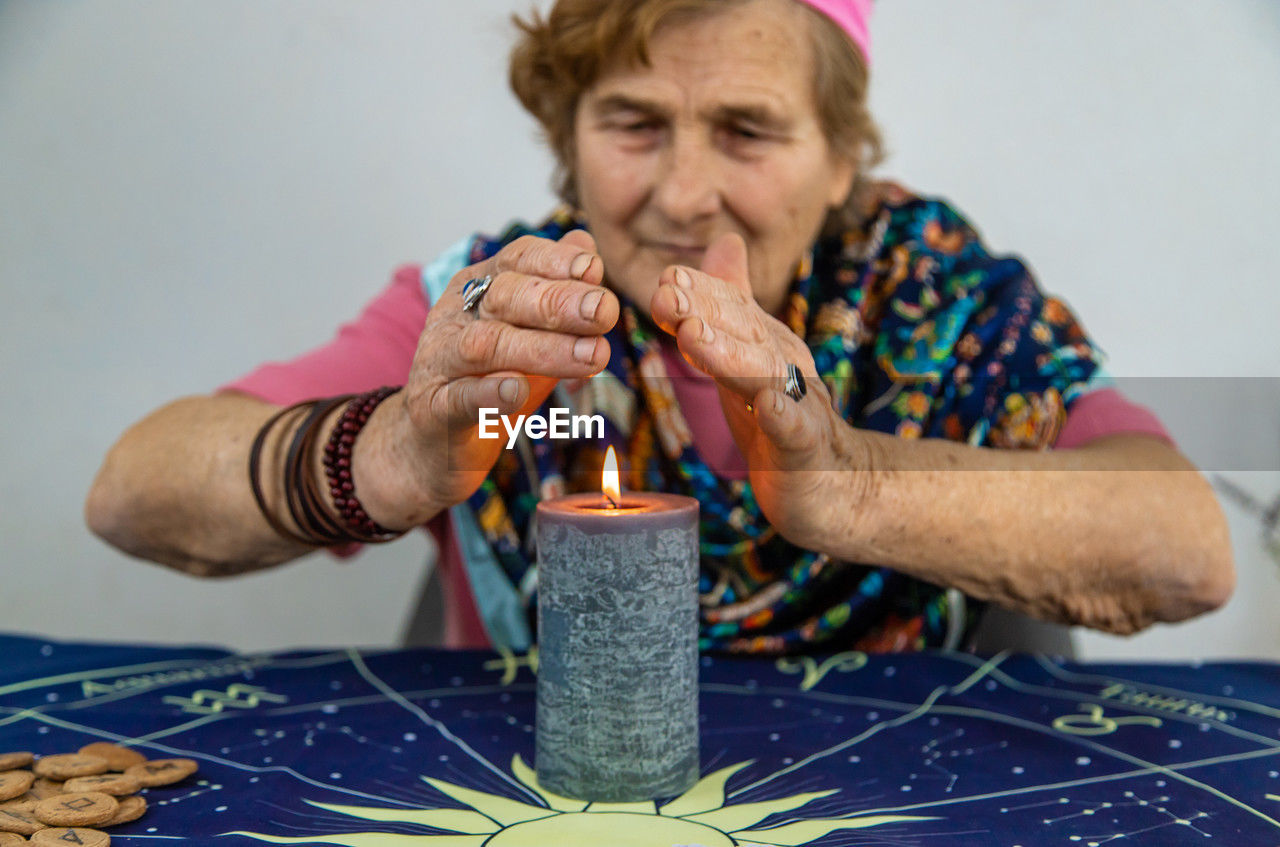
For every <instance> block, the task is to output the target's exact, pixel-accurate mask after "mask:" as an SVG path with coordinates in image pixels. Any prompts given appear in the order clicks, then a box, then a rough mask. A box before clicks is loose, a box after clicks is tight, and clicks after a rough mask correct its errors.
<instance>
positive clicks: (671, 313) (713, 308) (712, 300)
mask: <svg viewBox="0 0 1280 847" xmlns="http://www.w3.org/2000/svg"><path fill="white" fill-rule="evenodd" d="M676 278H677V279H679V276H677V277H676ZM692 282H693V283H694V284H693V286H692V287H684V286H682V285H676V284H660V285H659V286H658V290H657V291H656V292H654V295H653V299H652V300H650V301H649V313H650V315H652V317H653V320H654V322H655V323H656V324H657V325H658V327H659V328H661V329H663V330H664V331H666V332H669V333H672V334H674V333H675V327H677V326H679V324H680V322H681V321H683V320H686V319H688V318H691V317H698V318H701V319H702V320H704V321H706V322H707V323H709V324H710V325H711V326H712V327H713V328H714V329H715V330H717V331H719V332H726V333H729V334H730V335H733V336H735V337H736V338H738V339H740V340H742V341H744V342H746V343H748V344H768V343H770V342H771V341H772V340H773V339H774V338H775V337H780V338H785V337H786V336H788V335H794V333H792V332H791V331H790V330H788V329H787V328H786V327H785V326H783V325H782V324H781V323H778V322H777V321H776V320H774V319H773V318H771V317H770V316H769V315H768V314H767V313H766V312H765V311H764V310H763V309H761V308H760V306H759V305H758V304H757V303H756V302H755V301H754V300H750V301H748V300H745V299H744V298H743V297H742V296H741V295H740V294H737V293H730V294H729V296H728V297H725V296H721V295H722V294H725V293H729V291H730V290H731V289H730V286H729V285H728V284H727V283H725V282H724V281H722V280H716V281H715V282H714V283H712V282H710V281H709V278H705V277H703V276H702V275H699V276H698V277H696V278H694V279H693V280H692ZM717 289H718V290H717ZM779 333H781V334H779Z"/></svg>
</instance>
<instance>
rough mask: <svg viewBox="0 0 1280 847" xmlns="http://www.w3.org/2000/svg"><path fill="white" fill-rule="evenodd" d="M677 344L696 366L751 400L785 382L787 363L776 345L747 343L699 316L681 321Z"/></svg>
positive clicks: (745, 400)
mask: <svg viewBox="0 0 1280 847" xmlns="http://www.w3.org/2000/svg"><path fill="white" fill-rule="evenodd" d="M675 336H676V344H677V346H678V347H679V348H680V352H681V353H683V354H684V356H685V358H686V359H688V360H689V363H690V364H692V365H693V366H694V367H695V368H697V369H698V370H700V371H702V372H703V373H705V374H707V375H708V376H711V377H714V378H715V380H716V382H718V383H719V384H720V385H722V386H723V387H725V388H727V389H729V390H730V391H732V392H733V393H734V394H737V395H738V396H739V398H741V400H742V401H743V402H750V401H751V398H752V397H754V396H755V395H756V393H757V392H759V391H760V390H761V389H762V388H765V387H768V386H771V385H775V384H776V385H779V386H780V385H781V380H782V379H783V376H784V375H785V374H786V366H787V363H786V361H785V360H784V359H783V357H782V355H781V352H780V350H779V349H778V348H777V347H775V346H772V345H762V344H747V343H745V342H743V341H742V340H741V339H739V338H736V337H734V336H733V335H730V334H728V333H725V332H721V331H719V330H717V329H716V328H714V327H712V326H711V325H710V324H709V323H707V322H706V321H704V320H703V319H702V318H699V317H691V318H688V319H686V320H684V321H681V322H680V324H679V326H678V327H677V328H676V333H675Z"/></svg>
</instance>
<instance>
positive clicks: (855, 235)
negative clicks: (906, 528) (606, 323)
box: [468, 183, 1101, 654]
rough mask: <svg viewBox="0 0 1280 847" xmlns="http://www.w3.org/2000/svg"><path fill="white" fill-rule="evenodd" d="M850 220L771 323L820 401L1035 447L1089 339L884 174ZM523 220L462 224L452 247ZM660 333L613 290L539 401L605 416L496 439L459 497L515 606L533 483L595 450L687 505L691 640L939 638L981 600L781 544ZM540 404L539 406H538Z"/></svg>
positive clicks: (736, 646)
mask: <svg viewBox="0 0 1280 847" xmlns="http://www.w3.org/2000/svg"><path fill="white" fill-rule="evenodd" d="M873 194H874V202H873V203H872V204H871V205H870V206H869V210H870V211H869V214H868V215H867V216H866V218H865V221H866V223H865V225H864V226H863V228H861V229H859V230H856V231H851V232H848V233H845V234H844V235H843V236H842V237H838V238H826V239H822V240H820V241H819V242H818V243H817V244H815V245H814V246H813V247H812V249H811V250H810V251H809V253H808V255H806V256H805V258H804V260H803V261H802V262H801V263H800V265H799V268H798V269H797V272H796V276H795V279H794V282H793V284H792V288H791V291H790V296H789V300H788V303H787V305H786V307H785V314H784V315H783V316H782V317H783V320H784V322H785V323H786V324H787V325H788V326H790V328H791V329H792V330H793V331H794V332H796V333H797V334H798V335H800V336H801V337H802V338H804V339H805V341H806V342H807V343H808V345H809V348H810V350H811V351H812V353H813V357H814V360H815V362H816V364H817V370H818V373H819V375H820V376H821V378H822V380H823V382H824V383H825V384H826V386H827V389H828V390H829V391H830V393H831V397H832V401H833V404H834V406H835V408H836V409H837V410H838V411H839V412H840V413H841V415H842V417H843V418H844V419H845V420H846V421H848V422H849V423H850V424H851V425H853V426H855V427H859V428H863V429H870V430H876V431H878V432H884V433H892V434H895V435H897V436H899V437H902V438H945V439H950V440H953V441H963V442H966V443H968V444H972V445H982V446H988V447H999V448H1018V449H1045V448H1048V447H1049V446H1051V445H1052V444H1053V442H1054V440H1055V439H1056V438H1057V435H1058V432H1059V430H1060V428H1061V426H1062V423H1063V421H1064V420H1065V418H1066V410H1067V407H1068V406H1069V404H1070V403H1071V402H1072V401H1073V400H1074V398H1075V397H1076V396H1078V395H1079V394H1081V393H1082V392H1084V391H1085V390H1087V387H1088V383H1089V381H1090V379H1091V378H1092V377H1093V376H1094V375H1095V372H1096V371H1097V370H1098V368H1099V366H1100V364H1101V353H1100V352H1099V351H1098V350H1097V348H1095V347H1094V346H1093V345H1092V344H1091V343H1090V341H1089V340H1088V338H1086V336H1085V334H1084V332H1083V330H1082V329H1081V327H1080V325H1079V324H1078V323H1077V322H1076V320H1075V318H1074V317H1073V316H1072V314H1071V313H1070V312H1069V311H1068V310H1067V308H1066V307H1065V306H1064V305H1063V304H1062V303H1061V302H1060V301H1058V300H1055V299H1053V298H1050V297H1047V296H1045V295H1044V294H1043V293H1041V292H1040V290H1039V289H1038V288H1037V287H1036V284H1035V282H1034V281H1033V279H1032V277H1031V275H1030V273H1029V272H1028V270H1027V268H1026V266H1025V265H1023V264H1022V262H1020V261H1019V260H1018V259H1016V258H1012V257H1002V256H993V255H992V254H990V253H989V252H988V251H987V249H986V248H985V247H984V246H983V244H982V243H981V241H980V240H979V237H978V235H977V233H976V232H975V231H974V230H973V228H972V227H970V226H969V224H968V223H966V222H965V220H964V219H963V218H961V217H960V215H959V214H958V213H957V212H956V211H955V210H953V209H952V208H951V207H950V206H948V205H947V204H945V203H944V202H941V201H939V200H934V199H927V198H921V197H918V196H915V195H913V194H911V193H909V192H907V191H906V190H904V189H902V188H900V187H899V186H897V185H894V184H892V183H879V184H877V185H876V186H875V187H874V192H873ZM580 227H582V224H581V222H580V221H577V220H575V219H574V218H573V217H572V216H571V215H570V214H569V213H567V212H564V211H562V212H558V213H557V214H555V215H553V216H552V217H551V218H550V219H549V220H548V221H546V222H545V223H544V224H543V225H542V226H539V227H536V228H532V227H528V226H525V225H522V224H517V225H513V226H512V227H511V228H510V229H508V230H507V232H505V233H504V234H503V235H502V236H500V237H498V238H494V239H491V238H484V237H477V238H476V239H475V240H474V242H473V243H472V248H471V256H470V260H471V261H472V262H478V261H481V260H483V259H485V258H487V257H489V256H492V255H493V254H494V253H496V252H497V251H498V250H499V249H501V248H502V246H503V245H505V244H507V243H509V242H510V241H512V240H514V239H516V238H518V237H520V236H521V235H526V234H534V235H539V236H543V237H546V238H552V239H558V238H559V237H561V236H562V235H563V234H564V233H566V232H568V231H569V230H571V229H575V228H580ZM661 335H662V334H661V333H660V331H659V330H657V329H656V328H655V327H654V326H653V325H652V324H651V323H650V322H649V321H648V319H647V318H646V317H645V316H644V314H643V313H642V312H641V311H639V310H638V309H636V308H635V306H634V305H633V304H629V303H626V302H625V301H624V302H623V309H622V317H621V319H620V320H619V321H618V325H617V326H616V327H615V328H614V330H613V331H612V332H611V333H610V334H609V336H608V340H609V343H610V344H611V346H612V358H611V359H610V362H609V366H608V368H607V369H606V370H605V371H603V372H602V373H600V374H598V375H597V376H595V377H593V378H592V379H590V380H586V381H584V383H583V384H582V385H581V386H579V387H576V388H575V389H574V390H572V391H569V390H567V389H565V388H564V387H563V384H562V387H561V388H558V389H557V390H556V392H555V393H553V394H552V395H551V398H550V399H549V400H548V404H547V405H548V406H551V405H554V406H558V407H569V408H570V409H572V410H573V412H574V413H575V414H600V415H602V416H603V417H604V418H605V420H606V433H605V438H604V440H603V441H601V442H595V441H592V442H584V441H570V442H567V441H555V440H542V441H536V442H535V441H529V440H527V439H523V436H522V440H521V441H520V442H519V443H518V444H517V445H516V447H515V448H513V449H512V450H505V451H503V453H502V455H501V457H500V458H499V460H498V463H497V464H496V465H495V467H494V468H493V470H492V471H491V473H490V474H489V476H488V478H487V479H486V480H485V482H484V483H483V484H482V485H481V487H480V488H479V489H478V490H477V491H476V493H475V494H474V495H472V497H471V498H470V500H469V501H468V505H469V506H470V508H471V509H472V510H473V512H474V515H475V517H476V521H477V524H478V526H479V528H480V530H481V532H482V533H483V535H484V538H485V540H486V541H487V542H488V543H489V545H490V547H491V548H492V551H493V553H494V555H495V556H496V558H497V561H498V563H499V564H500V566H501V568H502V571H503V572H504V574H505V575H506V577H507V578H508V579H510V581H511V583H512V585H513V586H515V587H516V589H517V591H518V592H519V596H520V597H521V599H522V601H523V603H524V604H525V610H526V613H527V614H528V615H529V617H530V620H532V618H533V615H532V612H533V609H534V608H535V605H534V598H535V595H536V582H537V580H536V553H535V551H534V549H533V547H532V545H533V538H534V533H533V532H532V530H531V527H530V524H531V521H532V519H533V515H534V509H535V507H536V505H537V503H538V501H539V500H540V499H541V498H543V497H554V496H559V495H561V494H563V493H566V492H574V491H592V490H598V487H599V472H600V468H601V466H602V464H603V451H604V449H605V447H606V446H607V445H608V444H612V445H614V446H615V447H616V448H617V449H618V451H619V455H620V456H622V457H624V459H623V462H624V466H625V472H626V474H627V480H628V482H627V487H629V488H632V489H636V490H661V491H669V492H675V493H680V494H686V495H688V496H691V497H695V498H697V500H698V501H699V503H700V504H701V514H702V517H701V553H702V560H701V565H702V572H701V584H700V592H701V609H702V612H701V645H702V647H703V649H709V650H718V651H728V652H748V653H773V654H783V653H795V652H805V651H827V650H843V649H861V650H871V651H896V650H918V649H922V648H925V647H939V646H948V647H954V646H957V645H958V644H960V643H962V642H963V641H964V639H965V638H966V637H967V635H968V633H969V632H970V631H971V629H972V627H973V625H974V624H975V623H976V621H977V618H978V616H979V612H980V606H978V605H977V604H973V603H966V602H965V598H963V596H962V595H960V594H959V592H957V591H954V590H951V591H947V590H945V589H943V588H941V587H939V586H936V585H932V584H929V583H926V582H922V581H920V580H916V579H913V578H910V577H907V576H904V575H903V574H901V573H898V572H897V571H894V570H892V569H889V568H885V567H877V566H876V565H875V564H874V563H858V562H846V561H840V560H836V559H832V558H830V557H829V556H826V555H825V554H822V553H820V552H816V551H811V550H804V549H801V548H799V547H796V546H795V545H793V544H792V543H790V542H789V541H787V540H786V539H784V538H783V537H782V536H780V535H779V534H777V533H776V532H775V531H774V530H773V528H772V527H771V526H770V525H769V523H768V521H767V520H766V519H765V517H764V516H763V515H762V513H761V511H760V509H759V507H758V506H757V504H756V502H755V499H754V497H753V496H752V491H751V484H750V482H748V481H745V480H743V481H726V480H723V479H721V478H718V477H717V476H716V475H715V474H714V473H713V472H712V471H711V469H710V468H709V467H708V466H707V464H706V463H705V462H704V461H703V460H702V458H701V457H700V456H699V454H698V451H697V449H696V448H695V447H694V445H693V443H692V437H691V435H690V433H689V428H688V425H687V423H686V422H685V420H684V418H683V416H682V415H681V412H680V407H679V404H678V402H677V401H676V397H675V394H674V392H673V390H672V380H671V378H669V377H668V376H667V373H666V368H665V366H664V363H663V360H662V356H661V347H660V344H659V338H660V337H661ZM544 412H545V410H544Z"/></svg>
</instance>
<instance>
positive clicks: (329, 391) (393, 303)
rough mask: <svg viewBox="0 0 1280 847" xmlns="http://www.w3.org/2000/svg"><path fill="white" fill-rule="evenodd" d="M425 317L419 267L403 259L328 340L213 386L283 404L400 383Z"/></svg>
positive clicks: (424, 302) (405, 376) (406, 369)
mask: <svg viewBox="0 0 1280 847" xmlns="http://www.w3.org/2000/svg"><path fill="white" fill-rule="evenodd" d="M426 320H427V298H426V295H425V294H424V293H423V290H422V269H421V268H420V267H419V266H418V265H404V266H402V267H400V268H397V269H396V272H395V275H394V277H393V278H392V280H391V284H390V285H388V286H387V287H386V288H385V289H383V290H382V292H381V293H380V294H378V296H377V297H375V298H374V299H373V300H371V301H370V302H369V304H368V305H366V306H365V308H364V311H363V312H361V313H360V316H359V317H358V318H356V319H355V320H354V321H351V322H350V323H347V324H344V325H343V326H342V327H341V328H340V329H339V330H338V334H337V335H336V336H334V338H333V340H331V341H330V342H329V343H328V344H325V345H324V346H322V347H318V348H316V349H315V350H312V351H311V352H309V353H304V354H303V355H301V356H298V357H297V358H296V359H293V360H291V361H288V362H270V363H267V364H265V365H261V366H259V367H258V368H256V369H255V370H253V371H252V372H250V373H249V374H247V375H246V376H243V377H241V378H240V379H237V380H235V381H234V382H229V383H227V384H226V385H223V386H221V387H220V388H219V389H218V390H219V391H239V392H242V393H244V394H250V395H252V396H254V397H257V398H258V399H260V400H266V401H267V402H269V403H275V404H277V405H281V406H286V405H288V404H290V403H296V402H298V401H299V400H307V399H310V398H313V397H332V396H334V395H336V394H358V393H362V392H365V391H369V390H371V389H374V388H377V387H379V386H382V385H403V384H404V382H405V380H406V379H407V378H408V376H409V368H410V366H411V365H412V364H413V354H414V352H415V351H416V350H417V348H418V336H419V335H420V334H421V333H422V326H423V324H424V323H425V322H426Z"/></svg>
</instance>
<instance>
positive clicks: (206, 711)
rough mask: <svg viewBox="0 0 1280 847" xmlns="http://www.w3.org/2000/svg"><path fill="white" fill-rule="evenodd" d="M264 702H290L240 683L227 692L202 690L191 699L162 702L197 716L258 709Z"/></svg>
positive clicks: (168, 698)
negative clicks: (224, 710) (229, 709)
mask: <svg viewBox="0 0 1280 847" xmlns="http://www.w3.org/2000/svg"><path fill="white" fill-rule="evenodd" d="M241 695H244V699H243V700H242V699H240V697H241ZM263 700H266V701H268V702H271V703H287V702H289V698H288V697H285V696H283V695H281V694H272V693H271V692H269V691H267V689H265V688H259V687H258V686H256V685H241V684H240V683H236V684H235V685H231V686H228V687H227V690H226V691H225V692H222V691H210V690H209V689H207V688H202V689H200V690H199V691H197V692H196V693H195V694H192V695H191V696H190V697H189V698H188V697H165V698H164V699H163V701H162V702H164V703H169V704H171V705H174V706H181V707H182V711H184V712H191V713H192V714H196V715H216V714H218V713H219V712H221V711H222V710H223V709H225V708H226V707H228V706H231V707H232V708H236V709H256V708H257V707H258V705H259V704H260V703H261V702H262V701H263ZM206 703H207V704H208V705H206Z"/></svg>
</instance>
